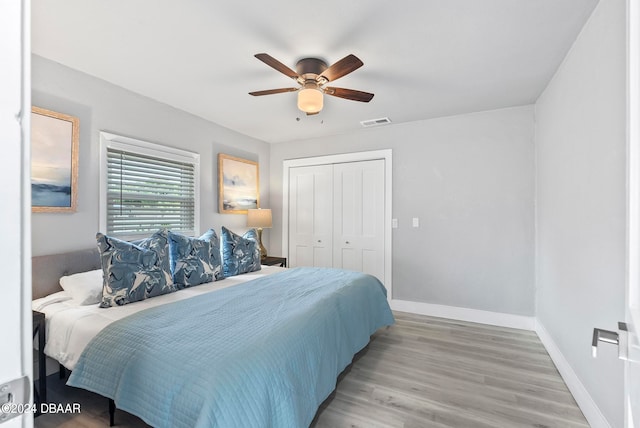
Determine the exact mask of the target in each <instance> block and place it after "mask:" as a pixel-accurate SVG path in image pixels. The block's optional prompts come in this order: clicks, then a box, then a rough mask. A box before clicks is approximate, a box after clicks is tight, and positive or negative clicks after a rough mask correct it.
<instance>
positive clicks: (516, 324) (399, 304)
mask: <svg viewBox="0 0 640 428" xmlns="http://www.w3.org/2000/svg"><path fill="white" fill-rule="evenodd" d="M391 309H393V310H396V311H401V312H410V313H413V314H420V315H429V316H432V317H440V318H450V319H454V320H460V321H469V322H477V323H480V324H489V325H497V326H500V327H510V328H518V329H521V330H532V331H533V330H534V329H535V325H536V323H535V318H534V317H528V316H524V315H513V314H504V313H501V312H490V311H481V310H478V309H469V308H459V307H456V306H446V305H435V304H432V303H422V302H410V301H407V300H396V299H393V300H391Z"/></svg>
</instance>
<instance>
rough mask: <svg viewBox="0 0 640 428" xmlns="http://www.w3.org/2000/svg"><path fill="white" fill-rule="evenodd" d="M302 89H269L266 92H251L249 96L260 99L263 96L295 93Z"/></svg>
mask: <svg viewBox="0 0 640 428" xmlns="http://www.w3.org/2000/svg"><path fill="white" fill-rule="evenodd" d="M298 89H300V88H280V89H267V90H266V91H255V92H249V95H253V96H254V97H259V96H261V95H272V94H281V93H283V92H295V91H297V90H298Z"/></svg>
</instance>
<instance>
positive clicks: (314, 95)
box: [249, 53, 373, 115]
mask: <svg viewBox="0 0 640 428" xmlns="http://www.w3.org/2000/svg"><path fill="white" fill-rule="evenodd" d="M255 57H256V58H258V59H259V60H260V61H262V62H264V63H265V64H267V65H268V66H270V67H273V68H274V69H276V70H278V71H279V72H280V73H282V74H284V75H286V76H288V77H290V78H292V79H293V80H295V81H296V82H298V85H300V86H298V87H296V88H280V89H268V90H266V91H256V92H249V94H250V95H253V96H256V97H257V96H261V95H271V94H280V93H283V92H296V91H298V108H299V109H300V110H302V111H303V112H305V113H307V115H312V114H318V113H320V110H322V107H323V99H322V94H327V95H332V96H334V97H339V98H345V99H347V100H353V101H361V102H364V103H368V102H369V101H371V99H372V98H373V94H371V93H369V92H362V91H356V90H355V89H345V88H335V87H332V86H325V85H326V84H327V83H329V82H332V81H334V80H337V79H339V78H341V77H343V76H345V75H347V74H349V73H351V72H352V71H355V70H357V69H358V68H360V67H362V66H363V65H364V63H363V62H362V61H360V59H358V57H356V56H355V55H352V54H351V55H347V56H346V57H344V58H342V59H341V60H340V61H338V62H336V63H335V64H333V65H331V66H327V63H326V62H324V61H323V60H321V59H318V58H303V59H301V60H300V61H298V63H297V64H296V71H293V70H292V69H290V68H289V67H287V66H286V65H284V64H283V63H281V62H280V61H278V60H277V59H275V58H273V57H272V56H271V55H269V54H266V53H259V54H255Z"/></svg>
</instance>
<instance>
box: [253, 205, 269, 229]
mask: <svg viewBox="0 0 640 428" xmlns="http://www.w3.org/2000/svg"><path fill="white" fill-rule="evenodd" d="M271 224H272V220H271V210H270V209H249V210H247V226H248V227H262V228H269V227H271Z"/></svg>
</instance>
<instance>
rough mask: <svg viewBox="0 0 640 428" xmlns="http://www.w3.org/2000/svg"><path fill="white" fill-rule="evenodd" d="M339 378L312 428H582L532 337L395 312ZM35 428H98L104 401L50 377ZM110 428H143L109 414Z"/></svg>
mask: <svg viewBox="0 0 640 428" xmlns="http://www.w3.org/2000/svg"><path fill="white" fill-rule="evenodd" d="M394 315H395V317H396V324H395V325H393V326H392V327H389V328H385V329H381V330H379V331H377V332H376V333H375V334H374V335H373V336H372V338H371V342H370V343H369V345H368V346H367V347H366V348H365V349H364V350H362V351H361V352H359V353H358V355H356V357H355V358H354V362H353V364H351V365H350V366H349V367H348V368H347V369H346V370H345V371H344V372H343V373H342V374H341V375H340V377H339V380H338V385H337V387H336V389H335V391H334V392H333V393H332V394H331V395H330V396H329V398H327V399H326V400H325V401H324V402H323V403H322V404H321V406H320V408H319V410H318V413H317V414H316V417H315V419H314V421H313V422H312V424H311V426H312V427H313V428H329V427H330V428H342V427H344V428H347V427H349V428H383V427H386V428H424V427H433V428H453V427H455V428H496V427H505V428H525V427H529V428H556V427H557V428H585V427H588V426H589V425H588V424H587V421H586V420H585V418H584V416H583V415H582V413H581V412H580V409H579V408H578V406H577V405H576V403H575V400H574V399H573V397H572V396H571V394H570V392H569V390H568V389H567V387H566V385H565V384H564V382H563V381H562V379H561V377H560V375H559V374H558V371H557V370H556V368H555V366H554V365H553V362H552V361H551V359H550V358H549V355H548V354H547V352H546V350H545V349H544V347H543V346H542V343H541V342H540V340H539V339H538V337H537V336H536V334H535V333H534V332H531V331H526V330H518V329H509V328H506V327H494V326H488V325H482V324H475V323H470V322H465V321H456V320H448V319H444V318H434V317H427V316H422V315H416V314H407V313H402V312H395V313H394ZM50 379H51V380H50V381H49V383H50V385H51V388H50V391H49V397H50V401H51V402H56V403H72V402H79V403H81V406H82V413H81V414H78V415H68V414H66V415H65V414H51V415H42V416H40V417H38V418H36V420H35V427H36V428H49V427H87V428H94V427H106V426H108V412H107V404H106V399H105V398H104V397H100V396H97V395H96V394H92V393H90V392H87V391H83V390H79V389H75V388H70V387H66V386H65V385H64V384H63V383H62V382H61V381H59V380H58V379H57V377H56V376H51V377H50ZM116 425H117V426H120V427H146V426H147V425H146V424H144V422H143V421H141V420H140V419H138V418H137V417H135V416H132V415H129V414H127V413H126V412H123V411H120V410H117V411H116Z"/></svg>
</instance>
